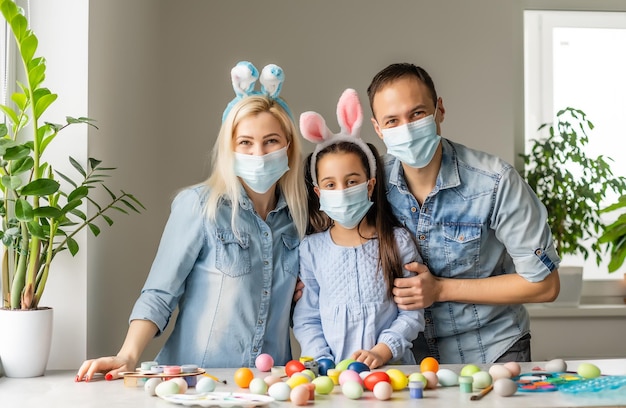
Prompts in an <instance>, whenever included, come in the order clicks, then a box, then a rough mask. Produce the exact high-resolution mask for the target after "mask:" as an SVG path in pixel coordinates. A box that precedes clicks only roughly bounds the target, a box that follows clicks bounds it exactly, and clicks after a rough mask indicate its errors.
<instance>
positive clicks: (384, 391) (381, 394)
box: [372, 381, 393, 401]
mask: <svg viewBox="0 0 626 408" xmlns="http://www.w3.org/2000/svg"><path fill="white" fill-rule="evenodd" d="M372 392H373V393H374V397H376V399H378V400H381V401H386V400H388V399H389V398H391V394H393V387H392V386H391V384H389V383H388V382H386V381H379V382H377V383H376V385H375V386H374V389H373V390H372Z"/></svg>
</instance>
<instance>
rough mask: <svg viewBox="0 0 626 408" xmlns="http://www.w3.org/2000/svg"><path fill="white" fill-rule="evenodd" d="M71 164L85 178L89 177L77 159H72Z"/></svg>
mask: <svg viewBox="0 0 626 408" xmlns="http://www.w3.org/2000/svg"><path fill="white" fill-rule="evenodd" d="M70 163H72V166H74V168H75V169H76V171H78V172H79V173H80V174H82V175H83V177H87V173H86V172H85V169H83V166H81V165H80V163H79V162H77V161H76V159H74V158H73V157H70Z"/></svg>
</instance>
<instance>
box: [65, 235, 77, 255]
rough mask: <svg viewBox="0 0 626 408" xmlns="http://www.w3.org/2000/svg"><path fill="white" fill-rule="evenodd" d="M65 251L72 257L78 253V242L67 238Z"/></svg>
mask: <svg viewBox="0 0 626 408" xmlns="http://www.w3.org/2000/svg"><path fill="white" fill-rule="evenodd" d="M67 249H69V250H70V253H71V254H72V256H74V255H76V254H77V253H78V249H79V248H78V242H76V240H75V239H74V238H71V237H67Z"/></svg>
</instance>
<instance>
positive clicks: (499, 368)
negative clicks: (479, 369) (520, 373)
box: [489, 364, 511, 382]
mask: <svg viewBox="0 0 626 408" xmlns="http://www.w3.org/2000/svg"><path fill="white" fill-rule="evenodd" d="M489 375H490V376H491V378H492V379H493V381H494V382H495V381H496V380H498V379H500V378H511V372H510V371H509V369H508V368H506V367H505V366H504V365H502V364H494V365H492V366H491V367H489Z"/></svg>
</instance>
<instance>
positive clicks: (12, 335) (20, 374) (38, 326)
mask: <svg viewBox="0 0 626 408" xmlns="http://www.w3.org/2000/svg"><path fill="white" fill-rule="evenodd" d="M52 317H53V309H51V308H40V309H36V310H8V309H0V363H1V364H2V367H3V368H4V374H5V375H6V376H7V377H13V378H29V377H39V376H42V375H43V374H44V372H45V371H46V366H47V364H48V356H49V355H50V344H51V342H52Z"/></svg>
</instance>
